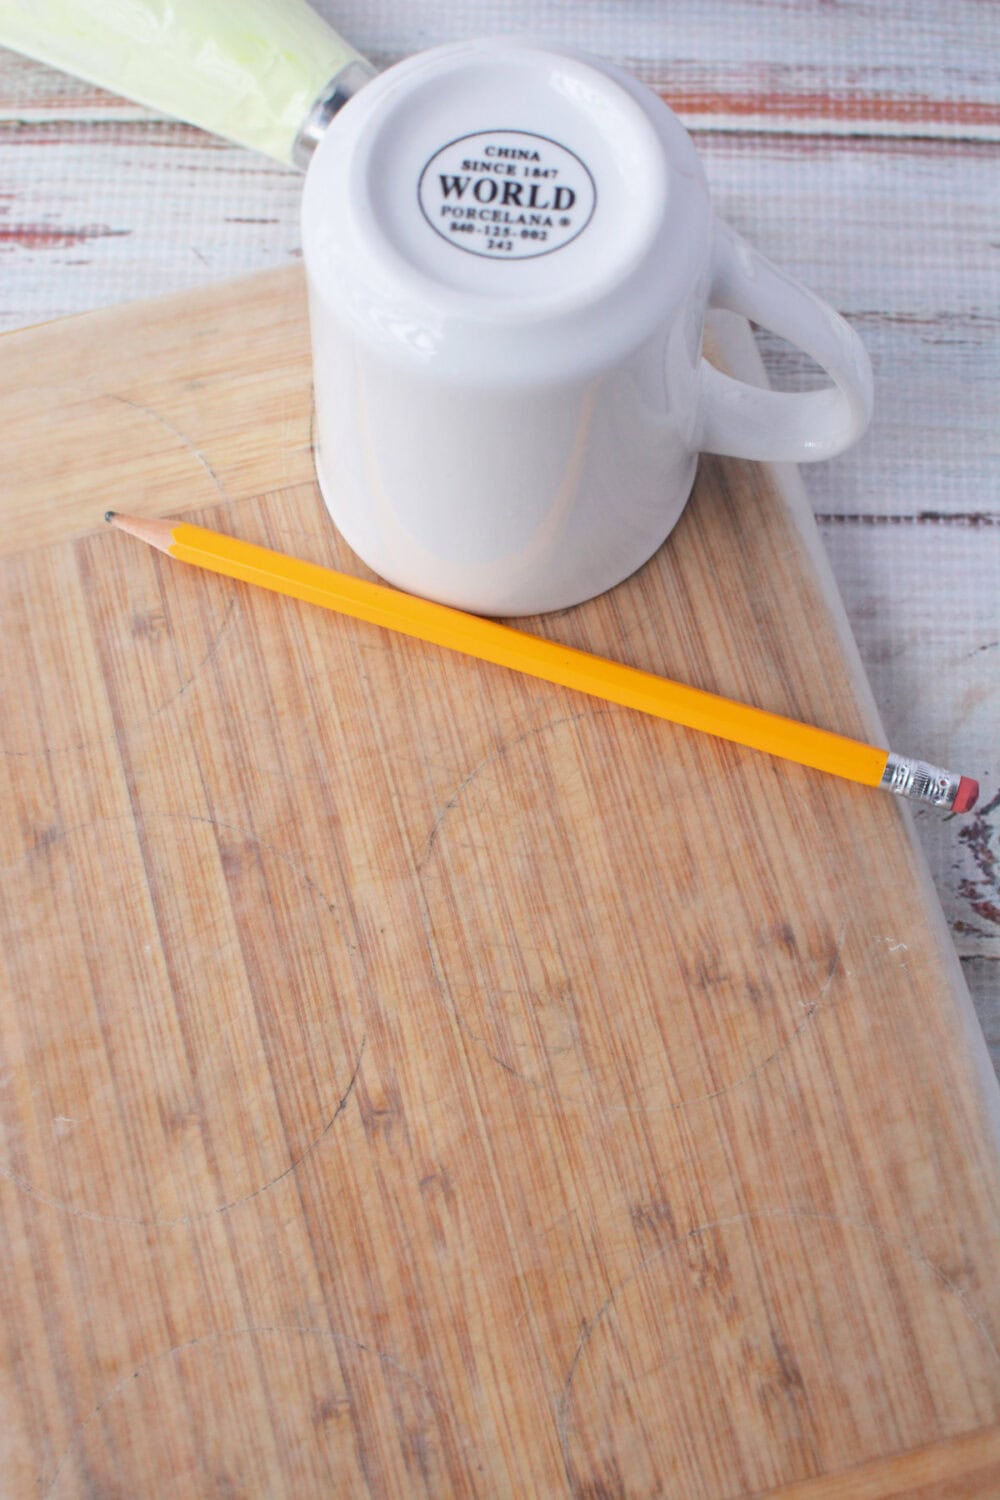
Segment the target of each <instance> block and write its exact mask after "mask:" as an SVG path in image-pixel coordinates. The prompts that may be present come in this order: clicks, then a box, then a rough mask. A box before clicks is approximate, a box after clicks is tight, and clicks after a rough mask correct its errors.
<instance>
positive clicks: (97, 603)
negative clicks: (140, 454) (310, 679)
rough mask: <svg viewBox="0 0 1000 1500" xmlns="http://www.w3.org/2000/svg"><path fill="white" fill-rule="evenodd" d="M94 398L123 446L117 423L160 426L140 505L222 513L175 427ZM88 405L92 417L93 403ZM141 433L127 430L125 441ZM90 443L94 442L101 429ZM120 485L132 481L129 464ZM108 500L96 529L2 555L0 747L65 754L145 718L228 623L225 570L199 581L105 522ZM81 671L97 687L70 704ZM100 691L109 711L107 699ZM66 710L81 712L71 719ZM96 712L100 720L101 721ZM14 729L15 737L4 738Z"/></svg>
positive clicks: (223, 500) (210, 649)
mask: <svg viewBox="0 0 1000 1500" xmlns="http://www.w3.org/2000/svg"><path fill="white" fill-rule="evenodd" d="M100 406H101V408H102V409H103V410H104V411H105V412H106V414H107V433H106V434H105V437H104V446H105V447H111V446H113V445H114V444H115V443H118V442H122V443H124V441H125V440H124V439H123V438H122V436H121V433H122V424H123V423H127V424H129V425H130V426H132V427H135V428H138V430H139V432H140V435H141V438H142V439H143V440H145V434H146V432H147V431H150V432H151V433H153V434H154V435H158V436H157V442H158V444H159V446H158V447H150V453H151V455H156V456H157V458H158V461H160V462H161V463H162V464H163V465H166V466H167V469H168V473H167V474H166V475H165V476H162V477H160V478H158V479H157V481H156V485H157V493H156V495H155V496H154V497H152V499H151V498H150V497H148V496H146V495H145V493H144V494H143V504H144V505H149V504H151V503H153V502H154V501H155V505H154V508H159V509H160V510H161V511H162V512H164V513H166V512H167V511H168V510H169V508H170V504H171V503H172V501H174V502H175V503H177V504H178V505H179V504H181V503H183V507H184V510H185V514H186V515H187V517H188V519H190V520H195V521H198V522H199V523H200V524H203V525H207V526H211V525H212V524H213V519H214V520H215V521H216V522H217V521H218V519H219V518H220V517H222V516H225V515H227V514H228V513H229V511H230V510H231V507H232V502H231V500H230V497H229V496H228V494H227V493H226V491H225V489H224V487H223V486H222V484H221V483H220V481H219V479H218V477H217V476H216V474H215V473H214V471H213V470H212V469H211V467H210V466H209V464H208V462H207V460H206V459H205V458H204V456H203V455H202V454H201V452H200V450H198V449H197V448H196V447H195V446H194V445H193V443H192V442H191V441H190V439H188V438H187V437H186V436H185V434H184V433H183V432H182V431H180V429H179V428H177V427H175V426H174V425H173V424H172V423H171V422H170V421H168V420H167V419H166V418H164V417H161V416H160V415H159V414H158V413H156V412H154V411H152V410H150V409H149V408H146V407H143V406H140V405H138V404H136V403H134V402H132V401H127V400H125V399H124V398H122V397H113V396H108V397H105V398H103V399H102V401H101V403H100ZM88 411H89V412H90V415H91V419H92V420H93V419H94V409H93V407H89V408H88ZM139 440H140V439H139V438H133V439H132V445H133V448H134V446H135V444H136V443H137V442H138V441H139ZM98 442H99V451H102V450H100V434H99V438H98ZM161 449H162V453H161ZM178 460H179V467H178ZM96 461H97V460H95V462H96ZM108 463H109V465H110V464H112V460H111V459H108ZM126 482H127V483H128V484H133V483H134V478H133V475H132V472H131V470H130V471H129V472H128V475H127V476H126V478H125V479H123V483H126ZM109 485H110V486H111V493H110V494H109V497H108V498H109V500H110V501H118V500H120V497H119V496H118V495H117V494H116V493H114V478H113V467H112V468H111V469H110V470H109ZM126 493H128V492H126ZM106 508H107V507H106V506H104V507H103V508H102V510H101V512H100V513H97V512H96V510H95V515H94V524H95V527H97V526H98V525H99V527H100V529H99V530H95V531H94V532H93V533H90V534H88V535H86V536H83V537H78V538H76V539H73V540H67V541H64V542H54V543H52V544H50V545H49V546H46V547H41V548H37V549H34V550H31V551H27V552H24V553H21V554H16V553H15V554H14V555H12V556H10V557H6V558H0V580H2V582H0V593H2V596H3V598H4V600H5V631H6V649H5V650H4V651H3V652H2V653H0V702H3V704H4V708H5V711H4V715H3V726H2V727H0V754H4V755H10V756H25V757H33V756H41V755H46V754H63V753H68V752H72V751H77V750H83V749H86V748H87V747H88V746H91V745H95V744H99V743H102V742H111V741H113V739H114V735H115V732H116V729H117V728H118V727H119V725H118V724H117V722H116V716H117V714H122V716H123V724H124V727H125V728H126V729H130V728H139V727H141V726H142V725H143V724H145V723H148V722H149V721H150V720H151V719H154V718H155V717H156V715H157V714H159V713H161V712H162V711H163V710H164V709H166V708H167V707H169V705H170V704H171V703H173V702H175V701H176V700H177V699H178V698H180V697H182V696H183V694H184V693H185V692H186V691H187V690H188V688H189V687H190V685H191V683H192V682H193V681H194V680H195V679H196V678H197V677H198V675H199V673H200V672H201V671H202V669H203V667H204V666H205V665H206V663H207V662H208V661H210V660H211V658H212V656H213V655H214V653H215V651H216V650H217V649H218V646H219V642H220V641H221V639H222V637H223V636H224V634H225V633H226V631H227V629H228V628H229V626H230V624H231V622H232V618H233V614H234V611H235V609H236V601H237V596H238V591H237V587H236V585H234V584H232V583H230V582H229V581H228V580H226V579H221V578H218V579H215V580H213V581H212V583H211V584H207V583H206V580H205V579H204V578H199V577H198V576H197V575H196V573H195V570H193V569H190V568H184V567H181V566H180V564H178V563H175V562H173V561H172V560H171V559H169V558H166V557H163V556H161V555H160V554H158V553H156V552H155V551H154V549H152V548H150V547H145V546H143V545H142V544H141V543H139V542H136V541H133V540H132V539H130V538H128V539H127V538H124V537H121V536H117V535H115V534H113V533H112V532H111V531H110V530H109V528H108V527H106V526H105V525H104V522H103V509H106ZM121 508H123V509H124V508H125V507H124V505H122V507H121ZM180 622H183V625H182V628H181V626H180ZM88 657H89V660H88V659H87V658H88ZM88 676H91V677H96V678H97V679H98V680H99V681H100V682H101V683H102V684H103V689H104V690H103V691H102V692H101V694H99V695H98V696H97V697H95V698H94V699H92V700H89V701H88V700H87V699H82V700H79V708H78V709H77V703H78V696H77V690H76V686H75V684H76V681H77V679H82V680H84V681H85V680H86V679H87V677H88ZM59 683H62V684H63V687H64V691H62V692H60V693H59V694H58V699H56V698H55V697H54V695H53V688H54V686H55V685H56V684H59ZM41 684H44V687H41V686H40V685H41ZM108 688H110V689H111V690H112V694H113V697H114V699H115V703H116V707H115V708H113V707H112V705H111V703H109V702H108V701H107V689H108ZM74 710H76V711H77V712H78V714H79V716H80V717H79V723H78V725H76V726H74V724H73V718H74ZM95 717H97V718H99V719H101V720H103V725H102V727H97V725H96V724H95V722H94V719H95ZM13 725H17V726H19V730H13V729H12V727H11V726H13ZM15 733H16V734H18V736H19V737H18V738H17V739H13V738H12V737H11V736H12V735H13V734H15Z"/></svg>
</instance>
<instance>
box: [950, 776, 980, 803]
mask: <svg viewBox="0 0 1000 1500" xmlns="http://www.w3.org/2000/svg"><path fill="white" fill-rule="evenodd" d="M978 796H979V782H978V781H973V779H972V777H971V776H960V777H959V781H958V791H957V792H956V793H955V800H954V802H953V803H952V804H951V810H952V812H971V810H972V809H973V808H974V807H975V805H976V798H977V797H978Z"/></svg>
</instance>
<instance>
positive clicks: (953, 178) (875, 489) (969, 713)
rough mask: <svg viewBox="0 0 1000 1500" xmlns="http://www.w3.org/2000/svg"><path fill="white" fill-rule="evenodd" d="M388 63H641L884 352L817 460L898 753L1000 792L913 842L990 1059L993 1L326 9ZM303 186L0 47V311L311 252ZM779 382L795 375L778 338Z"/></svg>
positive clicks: (749, 199)
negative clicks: (422, 51) (559, 48)
mask: <svg viewBox="0 0 1000 1500" xmlns="http://www.w3.org/2000/svg"><path fill="white" fill-rule="evenodd" d="M315 3H316V5H317V8H318V9H319V10H320V11H321V12H322V13H323V14H324V15H325V16H327V17H328V19H330V20H331V21H332V22H333V23H334V25H336V26H338V27H339V28H340V29H341V30H342V31H343V32H344V33H345V34H346V35H348V36H349V37H351V38H352V40H353V41H354V42H355V43H356V44H357V46H359V47H360V48H361V49H362V50H363V51H364V52H366V53H368V54H369V55H370V56H371V57H373V58H374V60H375V61H376V62H377V63H378V64H380V65H385V64H389V63H392V62H394V61H396V60H397V59H398V58H400V57H402V56H404V55H406V54H407V53H410V52H413V51H415V50H417V49H419V48H422V47H428V46H433V45H435V44H436V43H440V42H446V41H451V40H456V39H458V38H461V37H470V36H475V35H485V34H491V33H497V32H522V33H523V32H526V31H531V32H534V33H536V34H544V35H545V36H547V37H548V38H550V39H551V40H552V41H554V42H556V43H559V42H563V43H567V44H571V45H574V46H582V47H585V48H588V49H590V50H591V51H593V52H596V53H598V54H599V55H601V56H605V57H608V58H610V59H613V60H614V61H617V62H620V63H622V64H623V65H625V66H627V67H629V68H631V69H632V70H633V71H635V72H636V73H637V74H638V75H639V76H640V77H641V78H643V79H644V80H645V81H646V82H647V83H649V84H650V85H651V86H652V87H653V88H655V89H657V90H658V91H659V92H660V93H661V94H662V95H663V96H664V98H666V99H667V101H668V102H669V103H670V104H671V105H672V106H673V107H674V108H675V109H676V110H677V111H678V112H679V114H680V115H681V118H682V119H683V120H684V122H685V124H686V125H687V126H688V127H689V129H691V130H692V131H693V133H694V136H695V140H696V144H697V148H698V150H699V153H700V155H701V157H702V160H703V162H704V164H705V167H706V170H707V172H708V176H709V180H710V182H711V187H712V193H713V197H714V199H715V202H716V204H717V206H718V208H719V210H720V212H722V213H723V214H724V215H726V216H727V217H728V218H730V219H731V220H732V221H733V222H734V223H735V224H736V225H737V226H738V227H739V229H740V230H741V231H742V232H743V233H744V234H746V235H747V236H748V237H749V238H750V239H751V240H753V241H755V242H756V243H757V244H758V245H760V247H761V248H762V249H764V250H765V251H767V252H768V253H769V254H770V255H772V256H773V257H774V258H776V259H777V260H779V261H780V262H781V263H782V264H783V265H785V266H786V267H787V268H788V269H789V270H790V271H792V272H793V273H794V274H796V275H798V276H799V277H800V278H801V279H802V280H804V281H805V282H806V284H807V285H810V286H813V287H815V289H816V290H817V291H818V292H819V293H820V294H821V295H823V296H824V297H826V298H827V299H828V300H829V301H831V302H832V303H833V304H834V305H835V306H836V307H838V308H840V309H841V310H842V311H843V312H844V313H845V314H846V316H847V317H848V318H849V319H850V321H851V322H852V323H853V324H854V326H855V327H856V328H857V329H858V331H859V333H860V334H861V336H862V338H863V339H864V340H865V343H866V344H867V346H868V348H869V349H870V351H871V353H872V357H873V361H874V364H875V376H876V411H875V419H874V423H873V426H872V429H871V431H870V433H869V434H868V436H867V437H866V439H865V440H864V441H863V442H862V443H861V444H860V445H859V446H858V447H857V448H855V449H854V450H852V451H851V452H849V453H847V454H844V455H842V456H841V457H840V458H839V459H837V460H835V461H834V462H833V463H829V464H819V465H816V466H814V467H812V468H810V469H808V470H804V471H803V479H804V483H805V485H806V489H807V493H808V496H809V500H810V504H811V507H812V509H813V511H814V513H815V515H816V517H817V521H818V525H819V529H820V534H821V536H822V539H823V542H824V545H825V548H826V550H827V553H828V556H829V558H830V562H831V564H832V567H833V571H834V573H835V576H836V579H837V585H838V588H839V590H840V593H841V595H842V597H843V599H844V602H845V606H846V609H847V613H848V616H849V618H850V622H851V627H852V630H853V633H854V636H855V638H856V640H857V642H858V646H859V648H860V651H861V655H862V658H863V660H864V664H865V669H866V672H867V674H868V677H869V680H870V682H871V684H872V688H873V690H874V694H875V698H876V700H877V702H878V705H879V709H880V712H881V714H882V717H883V719H884V721H885V724H886V727H887V730H888V732H889V736H890V738H891V740H892V741H893V743H895V744H898V745H899V746H900V747H901V748H904V749H909V750H912V751H914V752H916V753H919V754H921V755H924V756H926V757H929V758H930V759H932V760H936V761H937V762H938V763H940V764H952V763H954V764H956V765H960V766H962V767H963V768H964V769H965V770H966V771H968V772H969V773H970V774H972V775H975V776H977V777H979V779H980V781H981V782H982V784H983V787H984V795H983V798H982V806H983V811H982V813H981V817H980V820H979V822H978V823H977V824H976V826H975V827H972V826H971V825H970V826H966V827H964V828H963V829H962V830H961V836H960V838H959V839H958V840H957V842H956V839H955V837H954V834H955V830H954V828H953V827H952V826H951V825H948V824H946V823H942V822H941V821H940V820H939V819H938V818H936V817H935V816H934V815H933V814H929V815H928V816H926V817H925V816H918V817H917V819H916V828H917V832H918V836H919V838H920V841H921V844H922V847H923V849H924V851H925V853H926V855H927V857H928V859H929V862H930V867H931V871H932V874H933V879H934V883H935V886H936V888H937V891H938V895H939V898H940V900H941V902H942V904H943V907H944V910H945V913H946V917H947V920H948V923H949V927H950V929H951V934H952V940H953V942H954V944H955V946H956V949H957V951H958V953H959V955H960V957H961V959H962V963H963V968H964V971H965V974H966V978H967V981H968V983H969V986H970V989H971V991H972V994H973V997H974V999H975V1001H976V1005H977V1008H978V1013H979V1017H980V1021H981V1023H982V1024H983V1026H984V1028H985V1030H986V1034H987V1038H988V1040H989V1041H990V1042H991V1044H992V1046H993V1049H994V1059H995V1062H996V1064H997V1066H998V1067H1000V858H998V853H1000V844H998V840H1000V821H998V817H997V811H998V807H997V802H996V798H997V785H998V782H997V769H998V768H997V759H996V747H997V744H998V743H1000V674H998V672H997V669H996V663H997V660H998V659H1000V658H998V656H997V651H998V644H997V643H998V640H1000V511H998V507H997V504H996V494H997V481H998V477H1000V426H998V423H997V420H996V415H997V412H996V391H997V389H998V381H1000V340H998V339H997V306H998V304H1000V257H998V255H997V250H996V240H997V233H996V225H997V208H998V193H997V183H998V182H1000V177H998V174H997V154H998V151H1000V120H998V109H997V97H998V90H997V72H996V62H995V59H996V57H997V56H998V55H1000V8H998V7H997V6H996V5H988V4H983V3H981V0H950V3H949V4H947V5H941V4H940V3H939V0H898V3H897V4H895V5H892V6H889V5H880V4H878V3H877V0H850V3H842V4H836V5H831V4H824V5H817V4H815V3H811V0H767V3H766V4H761V3H760V0H671V3H670V4H669V5H666V4H650V3H649V0H615V3H614V4H613V5H608V4H595V3H589V0H578V3H575V4H567V3H566V0H530V3H529V0H507V3H505V4H504V5H503V6H501V5H499V4H498V3H497V0H433V3H431V0H315ZM300 189H301V183H300V179H299V177H298V175H297V174H296V173H293V172H291V171H285V170H283V169H282V168H280V167H278V166H277V165H276V164H275V163H273V162H270V161H267V160H265V159H264V158H261V157H255V156H253V155H252V154H251V153H249V152H247V151H241V150H239V149H238V148H236V147H234V146H229V145H226V144H224V143H222V142H220V141H217V140H214V139H213V138H211V137H210V136H207V135H205V134H202V133H201V132H199V131H197V130H192V129H190V128H189V127H187V126H184V125H181V124H178V123H177V122H174V121H168V120H164V119H162V118H158V117H157V116H155V115H152V114H151V113H150V112H149V111H146V110H143V109H140V108H138V107H136V106H135V105H134V104H132V103H130V102H129V101H128V100H124V99H120V98H116V97H114V96H113V95H110V94H106V93H102V92H100V91H99V90H96V89H94V88H92V87H91V86H89V85H87V84H84V83H81V82H79V81H77V80H73V79H70V78H68V77H66V76H64V75H62V74H59V73H56V72H54V71H52V70H51V69H48V68H44V67H41V66H39V65H36V64H34V63H30V62H28V61H26V60H25V59H22V58H19V57H17V56H15V55H14V54H12V53H4V52H3V51H2V50H0V327H5V328H14V327H20V326H24V325H26V324H30V323H35V322H38V321H40V320H42V319H44V318H51V317H54V316H57V315H61V314H65V313H76V312H80V311H84V310H86V309H89V308H96V307H102V306H107V305H110V304H112V303H117V302H121V301H124V300H127V299H129V298H139V297H147V296H151V295H154V294H157V293H162V292H168V291H179V290H182V289H185V288H191V287H194V286H196V285H204V284H212V283H217V282H219V281H220V280H223V279H225V278H227V277H230V276H234V275H240V274H245V273H248V272H251V271H255V270H259V269H265V268H271V267H276V266H280V265H287V264H289V263H291V262H294V261H295V260H296V259H297V257H298V255H299V244H300V237H299V228H298V203H299V194H300ZM764 345H765V357H766V359H767V361H768V365H769V370H770V373H771V377H772V380H773V381H774V383H776V384H779V385H784V386H802V385H806V384H808V383H809V382H810V381H811V380H812V378H813V375H814V372H813V371H812V370H811V369H810V367H809V366H808V362H807V361H805V360H804V358H803V357H802V356H800V355H798V354H797V353H796V352H795V351H793V350H790V349H789V348H787V346H784V345H782V344H780V343H779V342H777V341H775V340H765V341H764Z"/></svg>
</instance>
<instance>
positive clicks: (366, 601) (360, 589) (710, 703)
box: [168, 521, 889, 786]
mask: <svg viewBox="0 0 1000 1500" xmlns="http://www.w3.org/2000/svg"><path fill="white" fill-rule="evenodd" d="M168 550H169V553H170V555H171V556H172V557H176V558H178V559H180V561H182V562H188V563H193V564H194V565H195V566H196V567H199V568H207V569H209V570H210V571H211V572H213V573H222V574H224V575H225V576H226V577H228V578H237V579H240V580H242V581H243V582H244V583H254V584H257V585H258V586H259V587H261V588H266V589H270V590H272V591H273V592H274V593H278V594H288V595H290V596H291V597H292V598H293V599H302V600H304V601H305V602H306V603H307V604H319V605H321V606H322V607H323V608H324V609H332V610H336V611H337V613H338V614H343V615H350V616H352V617H353V618H354V619H356V620H365V621H367V622H368V623H369V624H372V625H381V626H383V627H384V628H385V629H387V630H394V631H396V632H397V633H398V634H400V635H409V636H414V637H416V638H417V639H418V640H421V641H428V642H430V643H431V644H432V645H435V646H445V647H447V648H448V649H449V650H452V651H460V652H462V653H463V654H464V655H466V656H474V657H476V658H477V659H478V660H479V661H488V662H493V663H495V664H496V665H498V666H502V667H510V668H513V669H514V670H515V671H518V672H524V673H526V674H527V675H528V676H530V677H540V678H542V679H543V680H544V681H546V682H554V683H558V684H559V685H560V686H562V687H568V688H573V689H574V690H575V691H576V692H580V693H589V694H591V695H592V696H593V697H595V698H601V699H603V700H604V701H606V702H608V703H619V704H622V705H623V706H624V707H626V708H634V709H638V710H639V711H640V712H641V713H646V714H653V715H655V716H656V717H657V718H660V719H668V720H669V721H670V722H671V723H673V724H683V725H685V726H686V727H687V728H689V729H698V730H701V731H702V732H703V733H705V734H714V735H716V736H718V737H719V738H720V739H724V740H732V741H733V742H734V743H736V744H738V745H747V746H749V747H750V748H751V749H753V750H763V751H766V752H767V753H768V754H770V755H777V756H780V757H781V758H782V759H784V760H792V761H796V762H797V763H798V764H800V765H804V766H812V767H814V768H815V769H816V770H818V771H828V772H830V773H832V774H833V775H835V776H842V777H845V778H846V779H847V780H849V781H858V782H861V783H863V784H864V785H865V786H878V785H879V783H880V781H881V779H882V773H883V771H884V770H885V766H886V761H887V760H888V756H889V752H888V751H887V750H880V749H877V748H876V747H875V746H874V745H866V744H863V743H862V742H861V741H860V740H854V739H850V738H848V737H847V736H845V735H841V734H832V733H831V732H830V731H829V730H826V729H817V728H815V727H813V726H812V725H809V724H800V723H799V722H797V721H796V720H795V719H786V718H783V717H782V716H781V715H780V714H772V713H768V712H766V710H764V709H760V708H751V707H749V706H748V705H746V704H743V703H734V702H732V701H731V700H730V699H728V698H723V697H720V696H719V695H718V694H716V693H706V692H703V691H702V690H701V689H700V688H693V687H686V686H685V685H684V684H683V683H679V682H671V681H670V680H669V679H668V678H665V677H657V676H656V675H655V674H654V673H652V672H643V671H640V670H639V669H638V668H637V667H628V666H624V665H622V664H621V663H620V662H614V661H608V660H606V659H605V658H604V657H600V656H594V655H592V654H591V653H590V652H589V651H578V650H576V649H575V648H574V647H572V646H561V645H559V644H558V643H557V642H555V641H549V640H545V639H544V638H543V637H541V636H535V635H529V634H528V633H527V632H526V631H523V630H515V629H513V628H512V627H511V626H509V625H500V624H498V623H497V622H496V621H494V620H484V619H481V618H480V617H479V616H478V615H470V614H466V613H464V611H462V610H458V609H451V608H449V607H448V606H447V605H445V604H434V603H432V602H431V601H430V600H428V599H421V598H418V597H417V596H416V595H414V594H404V593H401V592H400V591H399V590H398V589H393V588H387V587H386V586H385V585H384V584H378V583H369V582H368V581H367V580H366V579H363V578H352V577H350V576H349V575H348V574H346V573H337V572H334V570H333V569H332V568H321V567H319V566H318V565H317V564H315V563H308V562H301V561H299V560H298V559H297V558H293V557H286V556H285V555H284V554H283V553H280V552H272V551H270V549H268V548H267V547H256V546H254V545H252V544H251V543H249V542H241V541H238V540H236V539H235V538H234V537H228V536H223V535H221V534H220V533H218V532H214V531H208V530H206V529H205V528H204V527H202V526H192V525H190V524H189V523H188V522H183V521H182V522H180V523H178V524H177V525H175V526H174V527H173V531H172V541H171V544H170V547H169V549H168Z"/></svg>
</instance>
